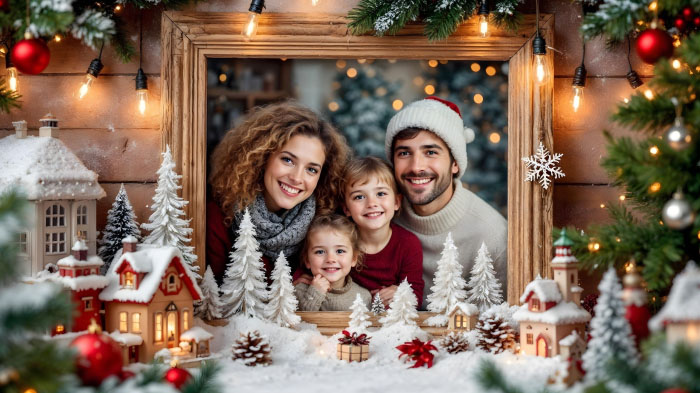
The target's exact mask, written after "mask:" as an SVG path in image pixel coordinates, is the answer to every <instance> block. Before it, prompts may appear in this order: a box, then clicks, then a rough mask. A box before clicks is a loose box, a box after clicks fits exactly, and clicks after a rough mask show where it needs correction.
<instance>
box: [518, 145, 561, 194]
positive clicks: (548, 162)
mask: <svg viewBox="0 0 700 393" xmlns="http://www.w3.org/2000/svg"><path fill="white" fill-rule="evenodd" d="M563 155H564V154H562V153H554V154H551V153H550V152H549V150H547V149H545V147H544V145H543V144H542V142H541V141H540V147H538V148H537V153H535V154H534V155H531V156H530V157H523V158H522V160H523V161H524V162H525V166H526V167H527V168H528V171H527V175H526V176H525V181H533V180H536V179H539V181H540V185H542V188H544V189H545V190H546V189H548V188H549V185H550V184H551V183H552V180H551V177H553V178H555V179H559V178H562V177H564V176H566V175H565V174H564V171H562V170H561V168H560V167H558V166H557V164H558V163H559V160H560V159H561V157H562V156H563Z"/></svg>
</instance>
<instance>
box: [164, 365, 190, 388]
mask: <svg viewBox="0 0 700 393" xmlns="http://www.w3.org/2000/svg"><path fill="white" fill-rule="evenodd" d="M191 377H192V376H191V375H190V373H189V372H187V370H185V369H182V368H180V367H177V366H173V367H171V368H170V369H169V370H168V371H167V372H166V373H165V380H166V381H168V382H170V384H172V385H173V386H175V387H176V388H177V389H180V388H181V387H182V385H184V384H185V383H187V381H189V380H190V378H191Z"/></svg>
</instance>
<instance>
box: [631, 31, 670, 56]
mask: <svg viewBox="0 0 700 393" xmlns="http://www.w3.org/2000/svg"><path fill="white" fill-rule="evenodd" d="M636 47H637V55H639V58H640V59H642V61H644V62H645V63H648V64H654V63H656V62H657V61H659V59H660V58H662V57H671V56H673V38H671V36H670V35H668V33H666V32H665V31H663V30H659V29H648V30H644V31H643V32H642V33H641V34H640V35H639V37H638V38H637V44H636Z"/></svg>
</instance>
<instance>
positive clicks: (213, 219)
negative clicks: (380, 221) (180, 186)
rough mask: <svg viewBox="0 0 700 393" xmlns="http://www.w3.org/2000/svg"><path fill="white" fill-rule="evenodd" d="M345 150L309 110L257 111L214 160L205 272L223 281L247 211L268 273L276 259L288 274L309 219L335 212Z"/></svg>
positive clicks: (283, 106)
mask: <svg viewBox="0 0 700 393" xmlns="http://www.w3.org/2000/svg"><path fill="white" fill-rule="evenodd" d="M348 152H349V149H348V147H347V145H346V143H345V139H344V138H343V137H342V136H341V135H340V134H339V133H338V132H337V131H336V130H335V129H334V128H333V127H332V126H331V125H330V124H329V123H328V122H326V121H325V120H323V119H321V118H319V117H318V116H317V115H316V114H315V113H314V112H313V111H311V110H310V109H307V108H304V107H302V106H299V105H297V104H294V103H291V102H282V103H279V104H273V105H269V106H266V107H261V108H256V109H254V110H253V112H252V113H250V114H249V116H248V118H247V120H246V121H245V122H243V123H242V124H241V125H240V126H238V127H237V128H236V129H234V130H231V131H229V132H228V133H227V134H226V136H225V137H224V139H223V140H222V141H221V143H220V144H219V146H217V148H216V150H215V151H214V153H213V155H212V160H211V175H210V177H209V184H210V187H211V189H210V191H211V197H212V199H213V201H211V202H209V203H207V248H206V258H207V264H208V265H210V266H211V267H212V271H213V272H214V274H215V276H216V277H217V279H218V280H219V282H220V281H221V279H222V277H223V275H224V271H225V269H226V265H227V263H228V254H229V252H230V251H231V247H232V245H233V242H234V240H235V237H236V231H237V230H238V225H239V223H240V220H241V219H242V217H243V214H242V213H243V210H244V209H245V208H248V210H249V211H250V215H251V218H252V220H253V224H254V225H255V229H256V239H257V240H258V242H259V244H260V250H261V252H262V253H263V259H264V262H265V267H266V270H267V272H268V276H269V272H270V271H271V270H272V265H273V263H271V262H270V261H274V260H275V258H277V256H278V255H279V253H280V251H284V253H285V255H287V257H288V258H289V261H290V265H292V268H294V267H296V266H297V264H298V251H299V247H300V245H301V242H302V241H303V240H304V238H305V236H306V231H307V229H308V227H309V224H310V223H311V219H312V218H313V217H314V215H315V214H316V213H317V212H326V211H332V210H334V209H335V208H336V207H337V206H338V201H337V196H338V195H339V193H340V190H339V182H340V178H341V175H342V169H343V166H344V164H345V163H346V162H347V158H348V156H349V155H348Z"/></svg>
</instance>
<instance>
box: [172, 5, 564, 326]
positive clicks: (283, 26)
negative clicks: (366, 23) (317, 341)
mask: <svg viewBox="0 0 700 393" xmlns="http://www.w3.org/2000/svg"><path fill="white" fill-rule="evenodd" d="M246 16H247V14H245V13H198V12H175V11H166V12H164V13H163V15H162V25H161V42H162V44H161V45H162V47H161V50H162V56H161V59H162V66H161V77H162V85H161V105H162V111H161V112H162V121H161V132H162V148H163V150H165V145H166V144H167V145H170V149H171V150H172V153H173V158H174V159H175V161H176V163H177V168H176V170H177V171H178V172H179V173H181V174H182V176H183V177H182V186H183V188H182V197H183V198H185V199H186V200H188V201H189V205H188V206H187V207H186V211H187V214H188V216H189V217H190V218H191V219H192V222H191V223H190V225H191V227H192V228H193V230H194V232H193V238H192V240H193V242H192V244H193V245H194V246H195V250H196V253H197V256H198V258H199V259H198V263H199V264H200V267H201V268H202V269H203V268H204V264H205V259H204V258H205V237H206V214H205V211H206V132H207V131H206V99H205V97H206V92H207V83H206V76H207V75H206V71H207V58H210V57H219V58H221V57H236V58H244V57H257V58H332V59H339V58H350V59H357V58H376V59H411V60H418V59H426V60H427V59H437V60H441V59H446V60H494V61H508V63H509V74H508V75H509V76H508V286H507V299H508V302H509V303H510V304H519V302H518V298H519V297H520V294H521V293H522V292H523V290H524V289H525V286H526V285H527V283H529V282H530V281H532V280H533V279H534V278H535V276H536V275H538V274H539V275H541V276H543V277H546V276H549V275H550V266H549V261H550V258H551V250H552V245H551V235H550V234H551V229H552V192H553V187H550V188H549V189H548V190H544V189H542V188H541V187H540V186H539V184H537V183H536V182H525V181H524V179H525V172H526V170H525V167H524V164H523V163H522V161H521V157H525V156H530V155H532V154H534V152H535V150H536V149H537V146H538V144H539V142H540V141H542V142H543V143H544V145H545V146H546V147H547V148H548V149H550V151H551V150H552V146H553V139H552V90H553V81H552V80H551V79H550V80H549V81H548V83H546V84H544V85H541V86H535V85H534V83H533V82H532V70H531V68H532V67H531V62H532V40H533V38H534V36H535V32H536V24H535V16H534V15H525V16H524V18H523V21H522V23H521V26H520V29H519V30H518V31H517V32H515V33H509V32H506V31H504V30H498V29H495V31H493V32H492V34H491V36H490V37H488V38H480V37H479V36H478V34H477V31H478V26H477V21H476V19H477V18H476V17H474V18H471V19H470V20H469V21H467V22H465V23H463V24H462V25H461V26H460V27H459V28H458V29H457V31H456V32H455V33H454V34H453V35H451V36H450V37H449V38H448V39H446V40H444V41H439V42H433V43H431V42H429V41H428V40H427V39H426V38H425V36H423V34H422V32H423V26H422V25H421V24H410V25H408V26H406V27H405V28H404V29H402V30H401V31H400V32H399V33H398V34H397V35H395V36H385V37H374V36H369V35H365V36H353V35H351V34H350V32H349V31H348V27H347V22H348V20H347V18H346V17H345V16H341V15H330V14H303V13H280V14H276V13H267V12H264V13H263V14H262V15H261V18H260V23H259V27H258V33H257V36H256V37H255V39H254V40H252V41H250V42H245V41H244V40H243V37H242V36H241V34H240V32H241V29H242V27H243V23H244V22H245V20H246ZM539 30H540V34H541V35H542V36H543V37H544V38H545V39H546V41H547V43H548V44H549V45H552V44H553V39H554V37H553V31H554V16H553V15H547V14H543V15H540V21H539ZM547 56H549V57H550V61H549V66H550V67H551V69H550V70H549V71H550V75H552V74H553V65H552V64H553V62H552V61H551V60H552V53H551V51H548V54H547ZM331 319H332V318H331ZM321 320H323V318H321ZM334 323H337V322H334Z"/></svg>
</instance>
